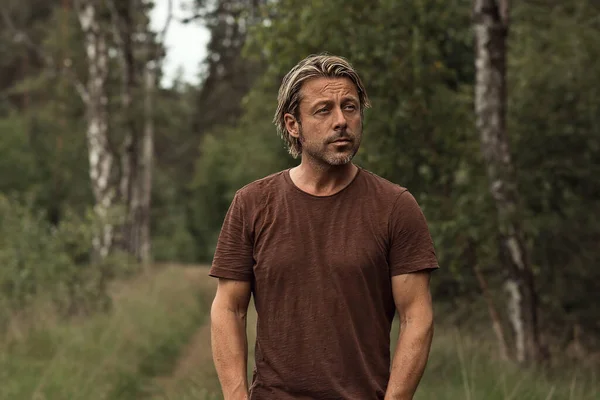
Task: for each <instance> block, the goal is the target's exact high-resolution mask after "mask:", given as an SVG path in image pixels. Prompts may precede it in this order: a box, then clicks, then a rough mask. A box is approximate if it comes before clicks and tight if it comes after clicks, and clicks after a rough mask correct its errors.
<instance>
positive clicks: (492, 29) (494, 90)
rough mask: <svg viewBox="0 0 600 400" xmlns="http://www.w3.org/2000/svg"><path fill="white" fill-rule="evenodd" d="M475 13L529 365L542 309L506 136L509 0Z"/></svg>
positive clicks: (493, 163) (489, 147) (487, 130)
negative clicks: (539, 311)
mask: <svg viewBox="0 0 600 400" xmlns="http://www.w3.org/2000/svg"><path fill="white" fill-rule="evenodd" d="M473 11H474V12H473V17H474V31H475V47H476V54H475V68H476V83H475V114H476V127H477V130H478V132H479V137H480V142H481V151H482V153H483V157H484V160H485V164H486V169H487V176H488V180H489V190H490V193H491V195H492V197H493V199H494V202H495V205H496V211H497V224H498V229H499V236H500V241H501V243H500V247H501V253H502V254H503V255H504V256H503V257H502V259H503V260H504V263H505V264H506V268H507V278H506V281H505V288H506V291H507V310H508V317H509V320H510V323H511V326H512V329H513V332H514V338H515V341H514V342H515V357H516V359H517V361H519V362H522V363H526V362H531V361H534V360H536V359H537V357H538V356H539V334H538V317H537V312H538V310H537V308H538V306H537V298H536V289H535V284H534V276H533V273H532V269H531V264H530V261H529V258H528V254H527V248H526V244H525V239H524V234H523V228H522V226H521V221H520V216H521V214H520V211H521V206H520V203H519V192H518V188H517V184H516V176H515V170H514V166H513V162H512V160H511V152H510V147H509V140H508V134H507V132H506V96H507V93H506V48H507V44H506V42H507V36H508V31H509V4H508V0H474V9H473Z"/></svg>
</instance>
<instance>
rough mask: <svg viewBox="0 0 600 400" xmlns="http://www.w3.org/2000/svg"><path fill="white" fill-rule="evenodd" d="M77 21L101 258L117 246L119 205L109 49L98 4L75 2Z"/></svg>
mask: <svg viewBox="0 0 600 400" xmlns="http://www.w3.org/2000/svg"><path fill="white" fill-rule="evenodd" d="M75 5H76V12H77V17H78V19H79V24H80V25H81V30H82V32H83V35H84V47H85V54H86V59H87V73H88V76H87V84H86V85H85V86H86V92H82V93H83V95H82V100H83V102H84V103H85V106H86V117H87V132H86V135H87V142H88V157H89V163H90V165H89V168H90V170H89V174H90V181H91V185H92V189H93V192H94V198H95V205H94V211H95V213H96V216H97V218H98V220H99V225H100V226H99V231H98V233H97V234H96V236H95V237H94V239H93V246H94V250H95V252H96V253H97V255H98V256H100V257H101V258H103V257H106V256H107V255H108V254H109V252H110V251H111V248H112V246H113V242H114V234H115V229H114V226H113V223H112V222H111V217H113V214H114V213H113V212H112V211H113V210H114V209H115V206H116V201H117V195H118V191H117V189H118V188H117V186H116V183H117V182H116V178H117V170H116V167H117V165H116V161H117V160H115V157H114V154H113V152H112V150H111V146H110V140H109V136H108V110H107V106H108V95H107V88H106V84H107V79H108V73H109V60H108V45H107V37H106V32H105V30H104V29H103V28H102V26H101V24H100V21H99V17H98V7H97V2H95V1H93V0H78V1H76V2H75Z"/></svg>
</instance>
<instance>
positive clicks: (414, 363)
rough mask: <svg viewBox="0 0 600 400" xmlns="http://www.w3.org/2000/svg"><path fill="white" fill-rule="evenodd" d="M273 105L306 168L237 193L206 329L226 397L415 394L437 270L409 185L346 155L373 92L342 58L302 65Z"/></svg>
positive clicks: (361, 399)
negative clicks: (250, 311) (249, 324)
mask: <svg viewBox="0 0 600 400" xmlns="http://www.w3.org/2000/svg"><path fill="white" fill-rule="evenodd" d="M278 102H279V104H278V108H277V112H276V114H275V123H276V125H277V128H278V131H279V133H280V134H281V135H282V137H283V138H284V139H285V141H286V142H287V144H288V148H289V151H290V153H291V154H292V156H294V157H297V156H301V162H300V165H298V166H297V167H295V168H291V169H289V170H285V171H281V172H279V173H276V174H273V175H270V176H268V177H266V178H263V179H260V180H258V181H255V182H253V183H251V184H249V185H247V186H245V187H243V188H242V189H240V190H239V191H237V192H236V194H235V197H234V199H233V201H232V204H231V206H230V208H229V211H228V213H227V216H226V217H225V221H224V223H223V228H222V231H221V233H220V236H219V240H218V244H217V247H216V250H215V256H214V260H213V264H212V268H211V271H210V275H211V276H213V277H217V278H219V281H218V288H217V293H216V296H215V299H214V302H213V305H212V309H211V321H212V323H211V327H212V328H211V329H212V335H211V337H212V350H213V358H214V363H215V367H216V369H217V372H218V376H219V380H220V382H221V386H222V390H223V393H224V397H225V399H226V400H237V399H251V400H254V399H256V400H263V399H268V400H290V399H318V400H322V399H323V400H324V399H355V400H370V399H373V400H375V399H385V400H391V399H398V400H409V399H412V398H413V395H414V393H415V391H416V388H417V385H418V383H419V381H420V379H421V376H422V374H423V370H424V368H425V364H426V362H427V358H428V355H429V348H430V344H431V339H432V334H433V333H432V332H433V313H432V305H431V297H430V293H429V274H430V271H431V270H433V269H435V268H437V267H438V265H437V260H436V256H435V252H434V247H433V244H432V240H431V237H430V234H429V231H428V228H427V224H426V221H425V218H424V216H423V214H422V212H421V210H420V208H419V206H418V204H417V202H416V201H415V199H414V198H413V196H412V195H411V194H410V193H409V192H408V191H407V190H406V189H404V188H402V187H400V186H398V185H395V184H392V183H390V182H388V181H386V180H384V179H382V178H380V177H378V176H376V175H375V174H373V173H371V172H368V171H366V170H364V169H362V168H360V167H357V166H356V165H354V164H353V163H352V158H353V157H354V155H355V154H356V152H357V151H358V149H359V146H360V143H361V138H362V125H363V111H364V109H365V108H367V107H368V106H369V100H368V97H367V93H366V91H365V88H364V86H363V84H362V82H361V80H360V77H359V76H358V74H357V73H356V72H355V71H354V69H353V68H352V66H351V65H350V64H349V63H348V62H347V61H346V60H345V59H343V58H340V57H335V56H330V55H317V56H311V57H308V58H306V59H304V60H302V61H301V62H300V63H299V64H298V65H297V66H295V67H294V68H293V69H292V70H291V71H290V72H289V73H288V74H287V75H286V77H285V78H284V79H283V82H282V84H281V88H280V90H279V96H278ZM251 295H254V303H255V306H256V310H257V314H258V322H257V338H256V356H255V361H256V367H255V370H254V375H253V379H252V385H251V387H250V388H249V387H248V382H247V379H246V376H247V375H246V368H247V357H248V351H247V350H248V343H247V338H246V312H247V308H248V303H249V300H250V297H251ZM396 310H397V311H398V314H399V317H400V321H401V329H400V334H399V337H398V343H397V350H396V352H395V354H394V356H393V362H392V363H391V369H390V328H391V324H392V321H393V318H394V313H395V312H396Z"/></svg>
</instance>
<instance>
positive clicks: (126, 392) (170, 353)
mask: <svg viewBox="0 0 600 400" xmlns="http://www.w3.org/2000/svg"><path fill="white" fill-rule="evenodd" d="M190 271H191V269H190V268H182V267H166V268H162V269H161V270H159V271H158V272H153V273H152V274H150V275H146V276H143V277H140V278H136V279H135V280H134V281H133V282H128V283H122V284H120V285H119V287H116V288H115V290H114V299H115V308H114V311H113V312H111V313H110V314H107V315H96V316H93V317H91V318H88V319H86V320H83V321H73V322H71V323H68V324H65V323H59V322H57V321H55V320H53V319H52V318H51V317H48V321H49V322H47V323H45V324H42V326H41V327H39V328H38V329H36V330H34V331H32V332H30V333H29V334H27V335H26V336H23V337H21V338H19V339H18V340H13V341H11V342H10V343H8V342H7V343H6V344H4V345H2V344H0V382H1V383H2V385H0V399H7V400H8V399H10V400H21V399H27V400H42V399H46V400H53V399H56V400H59V399H60V400H63V399H73V400H78V399H86V400H99V399H110V400H121V399H122V400H129V399H132V400H133V399H149V400H217V399H219V400H220V399H222V396H221V393H220V387H219V382H218V378H217V374H216V372H215V370H214V367H213V365H212V358H211V353H210V329H209V326H208V325H206V324H205V323H204V324H203V322H206V315H207V313H208V304H209V303H208V301H209V299H210V298H211V297H212V294H213V289H214V282H213V281H211V280H209V279H208V278H206V277H205V274H204V271H201V270H200V271H198V270H195V273H194V274H192V275H190ZM192 272H193V271H192ZM255 323H256V314H255V312H254V310H253V309H251V311H250V314H249V319H248V336H249V344H250V346H249V347H250V355H249V361H250V362H249V364H250V365H249V369H248V372H249V376H250V374H251V370H252V368H253V362H252V360H253V356H254V354H253V343H254V338H255V334H256V330H255ZM397 329H398V325H397V323H395V324H394V328H393V330H392V334H391V336H392V343H394V342H395V338H396V337H397V336H396V335H397ZM494 345H495V343H494V338H493V336H491V335H490V334H488V333H487V332H486V331H480V332H479V333H478V334H477V335H475V334H474V333H473V332H469V333H467V332H466V331H459V330H458V329H457V328H455V327H453V325H451V324H440V326H438V327H437V328H436V333H435V338H434V343H433V346H432V351H431V356H430V359H429V363H428V366H427V370H426V372H425V375H424V377H423V380H422V382H421V385H420V386H419V390H418V392H417V395H416V396H415V400H430V399H432V400H433V399H435V400H446V399H449V400H454V399H460V400H481V399H485V400H517V399H518V400H595V399H600V386H599V384H598V373H599V370H598V368H597V366H596V367H595V368H594V367H591V366H585V367H584V366H583V365H577V364H573V363H567V362H564V363H563V362H562V361H561V360H557V361H558V364H557V366H556V367H553V368H552V369H546V370H543V371H541V370H537V371H536V370H533V369H524V368H519V367H518V366H516V365H513V364H510V363H505V362H502V361H500V360H498V359H497V358H496V357H495V346H494Z"/></svg>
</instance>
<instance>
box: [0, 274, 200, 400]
mask: <svg viewBox="0 0 600 400" xmlns="http://www.w3.org/2000/svg"><path fill="white" fill-rule="evenodd" d="M112 294H113V298H114V309H113V310H112V311H111V312H110V313H107V314H97V315H94V316H92V317H88V318H85V319H82V320H79V321H71V322H69V323H64V322H63V323H60V322H58V320H57V319H54V318H52V316H51V315H43V314H41V315H38V316H37V318H38V319H41V320H44V319H45V320H46V321H45V322H43V321H42V322H41V323H40V322H39V321H38V323H37V324H36V328H35V329H34V330H33V331H29V332H27V333H26V334H24V335H23V336H22V337H17V338H15V337H14V335H13V337H4V338H3V341H2V342H1V343H0V382H1V383H2V384H1V385H0V399H6V400H21V399H23V400H25V399H27V400H33V399H35V400H38V399H48V400H50V399H57V400H58V399H60V400H63V399H69V400H78V399H81V400H84V399H85V400H100V399H110V400H118V399H137V398H142V397H145V396H146V395H150V394H151V393H153V391H156V390H157V389H156V387H155V385H153V380H152V378H153V377H154V376H157V375H161V374H168V373H169V372H170V370H171V369H172V367H173V364H174V362H175V360H176V359H177V357H178V356H179V351H180V349H181V348H182V346H183V345H184V344H185V343H186V342H187V341H188V339H189V337H190V336H191V335H192V334H193V332H194V331H195V330H196V329H197V327H198V326H199V325H200V324H201V322H202V319H203V317H204V316H205V315H206V313H207V306H206V303H205V302H204V301H203V299H204V297H202V294H201V293H199V291H198V289H197V288H196V287H194V284H193V282H191V281H190V280H188V279H186V277H185V275H184V274H183V270H182V269H181V268H176V267H169V268H165V269H162V270H160V271H158V272H151V273H148V274H145V275H144V276H140V277H137V278H135V279H133V280H132V281H130V282H127V283H120V284H117V285H116V286H115V287H114V288H113V293H112Z"/></svg>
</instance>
